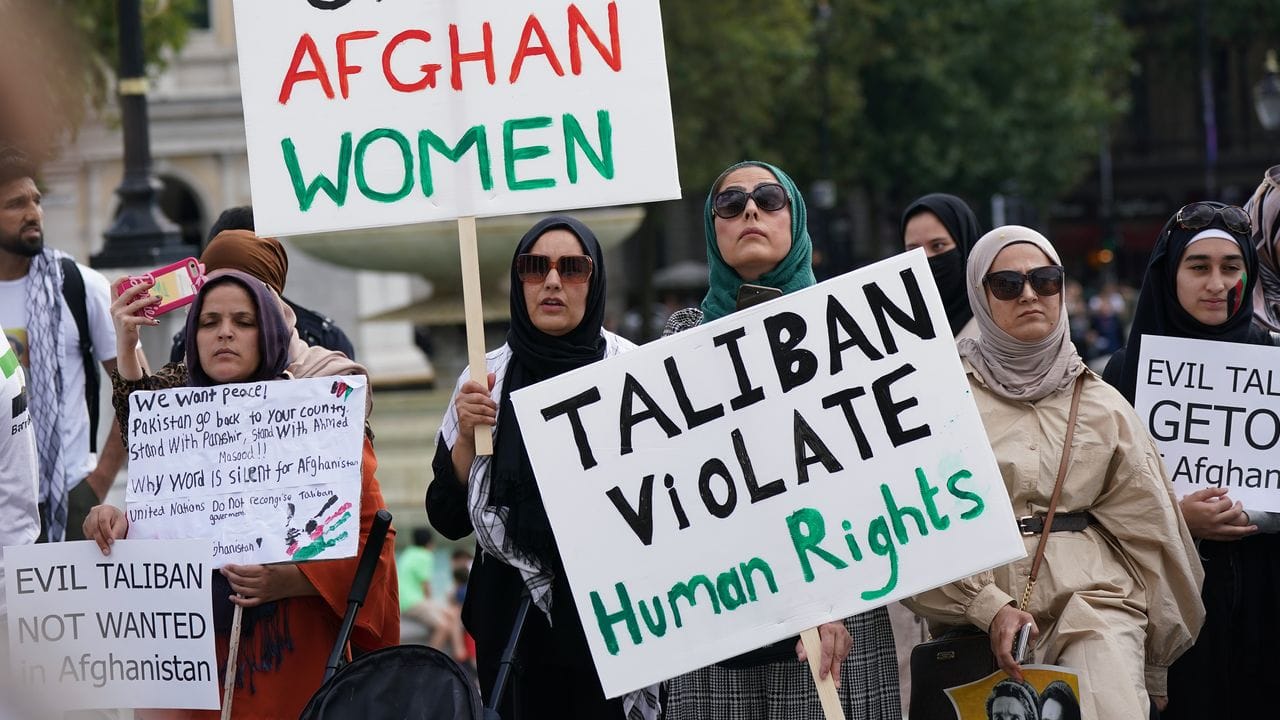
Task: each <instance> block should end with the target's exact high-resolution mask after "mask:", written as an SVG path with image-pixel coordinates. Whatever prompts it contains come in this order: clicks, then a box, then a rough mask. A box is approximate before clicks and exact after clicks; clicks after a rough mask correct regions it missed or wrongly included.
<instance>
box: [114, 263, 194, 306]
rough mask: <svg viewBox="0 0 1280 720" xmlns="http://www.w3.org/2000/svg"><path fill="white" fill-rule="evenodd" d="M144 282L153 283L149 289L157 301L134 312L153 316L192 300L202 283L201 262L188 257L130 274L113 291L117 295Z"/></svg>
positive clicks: (189, 302)
mask: <svg viewBox="0 0 1280 720" xmlns="http://www.w3.org/2000/svg"><path fill="white" fill-rule="evenodd" d="M147 283H151V284H152V287H151V289H150V290H149V291H148V292H149V293H150V294H152V295H155V296H157V297H159V298H160V303H159V304H157V305H148V306H147V307H145V308H142V309H141V310H139V311H138V312H137V313H135V314H137V315H142V316H145V317H148V318H151V319H155V318H156V317H159V316H160V315H163V314H165V313H167V312H169V311H170V310H177V309H178V308H180V307H184V306H186V305H189V304H191V301H192V300H195V297H196V293H197V292H199V291H200V288H201V287H202V286H203V285H204V265H203V264H201V263H200V261H199V260H196V259H195V258H193V257H189V258H185V259H183V260H179V261H177V262H175V263H171V264H169V265H166V266H164V267H162V268H157V269H155V270H152V271H151V272H149V273H146V274H144V275H130V276H129V277H126V278H123V279H121V280H120V281H119V282H118V283H116V294H117V295H119V294H121V293H123V292H124V291H125V290H128V289H129V288H131V287H133V286H134V285H144V284H147Z"/></svg>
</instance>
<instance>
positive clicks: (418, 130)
mask: <svg viewBox="0 0 1280 720" xmlns="http://www.w3.org/2000/svg"><path fill="white" fill-rule="evenodd" d="M235 13H236V35H237V47H238V52H239V62H240V84H241V92H242V94H243V98H244V114H245V130H246V134H247V136H248V151H249V175H250V180H251V181H252V184H253V200H254V210H255V220H256V221H257V229H258V231H259V232H260V233H262V234H265V235H273V234H298V233H306V232H317V231H325V230H340V229H349V228H357V227H374V226H384V225H402V224H408V223H415V222H425V221H433V220H449V219H453V218H457V217H463V216H479V217H484V216H492V215H508V214H516V213H524V212H535V211H541V210H556V209H562V208H573V207H592V206H601V205H616V204H619V203H631V202H647V201H653V200H665V199H670V198H676V197H679V196H680V191H679V184H678V180H677V171H676V156H675V138H674V133H673V130H672V123H671V100H670V93H669V91H668V88H667V74H666V58H665V56H664V49H663V41H662V19H661V16H660V14H659V9H658V0H574V1H572V2H567V1H565V0H537V1H536V2H529V1H526V2H517V3H511V2H498V1H497V0H472V1H470V2H462V3H459V2H444V1H443V0H386V1H385V2H374V1H373V0H364V1H357V2H307V1H304V0H271V2H263V1H262V0H236V2H235Z"/></svg>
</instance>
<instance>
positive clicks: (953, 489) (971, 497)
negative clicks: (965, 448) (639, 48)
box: [947, 470, 986, 520]
mask: <svg viewBox="0 0 1280 720" xmlns="http://www.w3.org/2000/svg"><path fill="white" fill-rule="evenodd" d="M971 477H973V473H971V472H969V471H968V470H960V471H959V472H957V473H955V474H954V475H952V476H951V477H949V478H947V492H949V493H951V494H952V495H953V496H955V497H957V498H959V499H961V500H968V501H969V502H972V503H973V507H971V508H969V509H968V510H965V511H964V512H962V513H960V517H961V518H962V519H964V520H972V519H973V518H976V517H978V516H979V515H981V514H982V511H983V509H984V508H986V505H984V504H983V502H982V496H981V495H979V494H977V493H972V492H969V491H968V490H961V489H960V481H961V480H968V479H969V478H971Z"/></svg>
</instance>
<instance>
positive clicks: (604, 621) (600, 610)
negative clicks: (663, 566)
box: [591, 583, 679, 655]
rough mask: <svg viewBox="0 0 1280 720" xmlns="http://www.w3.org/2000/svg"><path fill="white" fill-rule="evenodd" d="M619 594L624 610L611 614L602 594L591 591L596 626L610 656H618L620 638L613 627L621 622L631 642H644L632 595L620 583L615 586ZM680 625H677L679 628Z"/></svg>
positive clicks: (637, 643)
mask: <svg viewBox="0 0 1280 720" xmlns="http://www.w3.org/2000/svg"><path fill="white" fill-rule="evenodd" d="M613 588H614V590H616V591H617V593H618V601H619V602H621V603H622V609H621V610H619V611H618V612H616V613H609V612H607V611H606V610H605V609H604V602H603V601H602V600H601V599H600V593H597V592H596V591H595V590H592V591H591V609H592V610H594V611H595V613H596V624H597V625H599V626H600V634H601V635H603V636H604V646H605V648H606V649H607V650H608V651H609V654H610V655H617V654H618V636H617V635H615V634H614V632H613V626H614V625H617V624H618V623H619V622H623V623H626V625H627V632H628V633H630V634H631V642H633V643H635V644H636V645H639V644H640V643H641V642H643V639H642V638H641V637H640V625H639V624H638V623H636V611H635V609H633V608H632V607H631V595H629V594H628V593H627V586H626V585H623V584H622V583H618V584H616V585H614V586H613ZM678 626H679V623H677V627H678Z"/></svg>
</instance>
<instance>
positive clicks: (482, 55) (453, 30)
mask: <svg viewBox="0 0 1280 720" xmlns="http://www.w3.org/2000/svg"><path fill="white" fill-rule="evenodd" d="M482 30H483V33H484V49H483V50H477V51H476V52H469V53H464V52H462V51H461V50H460V49H459V47H458V45H459V41H458V26H457V25H450V26H449V56H450V57H451V58H452V60H453V72H452V74H451V77H450V83H451V84H452V85H453V89H454V90H461V89H462V63H464V62H474V61H476V60H483V61H484V73H485V78H486V79H487V80H488V81H489V84H490V85H492V84H493V83H494V80H495V78H494V74H493V27H492V26H490V25H489V23H485V24H484V25H483V26H482Z"/></svg>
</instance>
